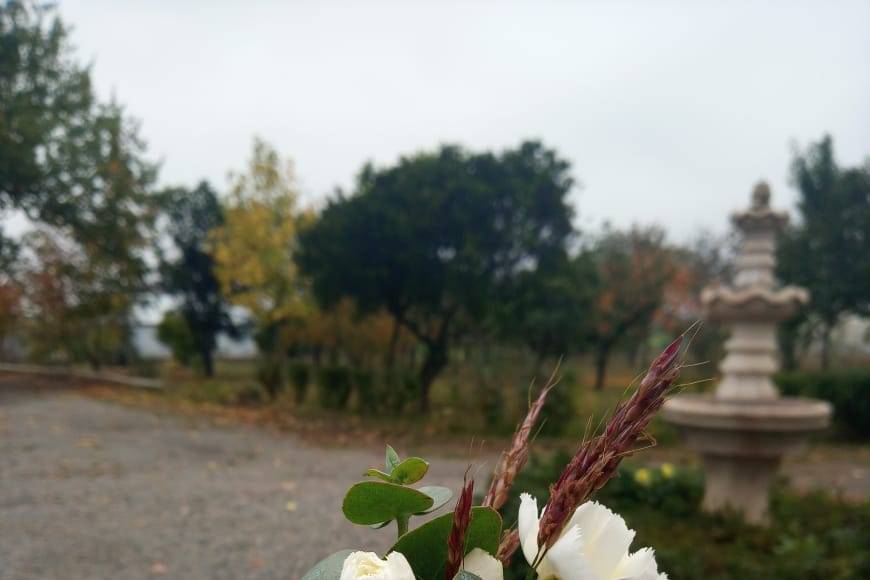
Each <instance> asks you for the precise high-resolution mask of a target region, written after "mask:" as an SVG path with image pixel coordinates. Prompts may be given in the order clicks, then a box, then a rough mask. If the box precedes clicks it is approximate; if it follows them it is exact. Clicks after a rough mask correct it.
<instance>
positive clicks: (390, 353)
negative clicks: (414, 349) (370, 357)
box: [384, 318, 402, 369]
mask: <svg viewBox="0 0 870 580" xmlns="http://www.w3.org/2000/svg"><path fill="white" fill-rule="evenodd" d="M401 331H402V327H401V326H399V321H398V319H396V318H393V332H392V334H391V335H390V345H389V347H388V348H387V356H386V358H385V360H384V366H386V367H387V369H392V368H393V364H394V363H395V362H396V347H397V346H398V344H399V334H400V333H401Z"/></svg>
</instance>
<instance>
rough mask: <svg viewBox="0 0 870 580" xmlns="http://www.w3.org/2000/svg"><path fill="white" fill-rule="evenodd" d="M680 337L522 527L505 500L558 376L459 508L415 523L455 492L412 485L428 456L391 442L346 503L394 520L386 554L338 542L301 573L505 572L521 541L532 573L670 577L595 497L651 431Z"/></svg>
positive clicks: (597, 579)
mask: <svg viewBox="0 0 870 580" xmlns="http://www.w3.org/2000/svg"><path fill="white" fill-rule="evenodd" d="M681 345H682V338H678V339H677V340H675V341H674V342H673V343H671V344H670V345H669V346H668V347H667V348H666V349H665V350H664V352H662V354H661V355H659V356H658V358H656V359H655V360H654V361H653V363H652V365H651V366H650V368H649V371H648V372H647V374H646V375H645V376H644V378H643V379H642V380H641V381H640V383H638V386H637V388H636V389H635V391H634V392H633V393H632V394H631V396H630V397H628V398H627V399H626V400H624V401H622V402H621V403H620V404H619V405H617V407H616V409H615V410H614V411H613V413H612V415H611V416H610V418H609V421H608V423H607V425H606V426H605V427H604V429H603V430H602V431H601V432H600V433H599V434H596V435H595V436H593V437H590V438H588V439H586V440H585V441H584V442H583V443H582V444H581V445H580V446H579V448H578V450H577V452H576V453H575V454H574V456H573V457H572V458H571V459H570V461H569V462H568V464H567V465H566V466H565V469H564V470H563V471H562V474H561V475H560V477H559V478H558V479H557V480H556V481H555V482H554V483H553V484H552V485H551V486H550V498H549V500H548V501H547V503H546V505H545V506H544V507H543V509H541V510H540V511H539V509H538V504H537V501H536V499H535V498H532V497H531V496H529V495H528V494H523V495H522V496H521V504H520V509H519V513H518V514H517V525H516V527H515V528H512V529H504V527H503V524H502V518H501V516H500V515H499V512H498V510H499V508H501V507H502V506H503V505H504V504H505V502H506V501H507V499H508V494H509V492H510V490H511V487H512V485H513V482H514V480H515V478H516V476H517V474H518V473H519V472H520V471H521V470H522V468H523V467H524V466H525V464H526V461H527V460H528V457H529V445H530V441H531V436H532V430H533V429H534V427H535V424H536V423H537V420H538V417H539V416H540V414H541V410H542V408H543V406H544V402H545V401H546V398H547V395H548V394H549V392H550V390H551V389H552V388H553V386H554V383H553V381H552V380H551V381H550V382H549V383H548V384H547V385H546V386H545V387H544V388H543V390H542V391H541V393H540V394H539V396H538V397H537V399H536V400H535V401H534V402H533V403H532V404H531V406H530V408H529V411H528V414H527V415H526V417H525V419H524V420H523V422H522V423H521V424H520V426H519V427H518V428H517V431H516V432H515V434H514V437H513V439H512V441H511V446H510V448H509V449H508V450H507V451H505V452H504V453H503V454H502V456H501V458H500V460H499V462H498V463H497V465H496V468H495V471H494V473H493V476H492V480H491V482H490V486H489V489H488V491H487V493H486V495H485V496H484V497H483V500H482V502H481V505H479V506H475V505H474V481H473V480H472V479H468V478H467V477H466V481H465V484H464V486H463V488H462V490H461V491H460V492H459V496H458V498H457V501H456V504H455V507H454V509H453V512H451V513H447V514H444V515H442V516H440V517H436V518H434V519H431V520H429V521H427V522H426V523H423V524H422V525H420V526H418V527H416V528H414V529H411V526H410V522H411V519H412V518H413V517H415V516H420V515H424V514H429V513H431V512H433V511H435V510H437V509H439V508H441V507H443V506H445V505H446V504H447V503H448V502H449V501H450V499H451V497H452V493H451V491H450V490H449V489H447V488H444V487H437V486H421V487H412V486H413V485H414V484H416V483H418V482H419V481H420V480H421V479H422V478H423V477H424V476H425V475H426V472H427V470H428V467H429V465H428V463H426V462H425V461H424V460H423V459H420V458H419V457H409V458H406V459H401V458H400V457H399V456H398V454H397V453H396V452H395V451H394V450H393V448H392V447H389V446H387V453H386V465H385V469H384V470H383V471H381V470H380V469H369V470H368V471H366V472H365V475H366V477H368V478H369V479H368V480H367V481H362V482H359V483H357V484H355V485H353V486H352V487H351V488H350V490H349V491H348V492H347V495H346V496H345V498H344V502H343V505H342V510H343V512H344V515H345V517H346V518H347V519H348V520H350V521H351V522H352V523H354V524H358V525H366V526H371V527H373V528H382V527H384V526H387V525H389V524H392V523H395V526H396V530H397V540H396V543H395V544H394V545H393V547H392V548H390V550H389V551H388V552H387V554H386V555H385V556H384V557H383V558H381V557H380V556H379V555H378V554H376V553H374V552H366V551H354V550H343V551H340V552H336V553H335V554H332V555H331V556H328V557H327V558H325V559H324V560H322V561H320V562H319V563H318V564H317V565H315V566H314V568H312V569H311V570H310V571H309V572H308V573H307V574H306V575H305V576H303V580H362V579H368V580H415V579H420V580H442V579H443V580H501V579H502V578H503V567H504V566H506V565H507V564H508V563H510V561H511V559H512V558H513V557H514V554H515V552H516V551H517V550H518V549H519V550H520V551H521V552H522V556H523V557H524V559H525V561H526V563H527V565H528V568H527V573H526V578H527V579H532V578H539V579H540V580H548V579H549V580H551V579H559V580H657V579H666V578H667V575H666V574H664V573H661V572H659V571H658V566H657V564H656V561H655V556H654V554H653V551H652V550H651V549H650V548H642V549H640V550H637V551H635V552H630V551H629V548H630V545H631V542H632V540H633V539H634V531H632V530H630V529H629V528H628V527H627V526H626V523H625V521H624V520H623V519H622V517H620V516H619V515H617V514H615V513H613V512H611V511H610V510H609V509H607V508H606V507H604V506H603V505H601V504H599V503H597V502H595V501H591V500H590V498H591V496H592V495H593V494H594V493H595V492H596V491H598V490H599V489H600V488H601V487H602V486H603V485H604V484H605V483H606V482H607V481H608V480H609V479H611V478H613V477H614V476H615V475H616V469H617V466H618V465H619V463H620V461H622V459H623V458H624V457H626V456H627V455H630V454H631V453H633V452H634V451H636V450H637V449H638V444H639V442H641V441H642V440H644V439H645V434H644V430H645V429H646V427H647V425H649V422H650V421H651V420H652V417H653V415H655V413H656V412H657V411H658V410H659V409H660V408H661V406H662V404H663V403H664V401H665V398H666V397H667V396H668V394H669V393H670V392H671V390H672V388H673V384H674V381H675V379H676V378H677V376H678V374H679V370H680V366H681V363H680V352H681Z"/></svg>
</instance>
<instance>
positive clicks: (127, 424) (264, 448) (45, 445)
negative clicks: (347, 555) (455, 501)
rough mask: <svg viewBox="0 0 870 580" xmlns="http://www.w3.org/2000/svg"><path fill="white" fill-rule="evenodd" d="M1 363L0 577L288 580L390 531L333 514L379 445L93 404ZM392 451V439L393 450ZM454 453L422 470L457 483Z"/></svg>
mask: <svg viewBox="0 0 870 580" xmlns="http://www.w3.org/2000/svg"><path fill="white" fill-rule="evenodd" d="M23 382H24V379H22V378H20V377H9V376H6V377H3V376H0V579H2V580H25V579H26V580H41V579H46V580H47V579H52V580H54V579H58V580H59V579H63V580H101V579H106V580H108V579H112V580H127V579H130V580H132V579H144V578H149V579H150V578H178V579H184V580H196V579H209V580H219V579H224V578H226V579H243V578H251V579H263V580H265V579H297V578H299V577H300V576H301V575H302V573H304V571H305V570H307V569H308V568H309V567H310V566H311V565H312V564H313V563H314V562H316V561H317V560H319V559H320V557H323V556H325V555H327V554H329V553H330V552H332V551H334V550H338V549H342V548H348V547H356V548H360V547H366V548H370V549H373V550H382V549H384V548H385V547H387V546H388V544H389V542H390V540H391V538H392V534H393V533H394V531H393V530H392V528H387V529H385V530H381V531H372V530H369V529H366V528H360V527H357V526H353V525H351V524H350V523H348V522H346V521H344V519H343V517H342V515H341V511H340V504H341V498H342V496H343V494H344V491H345V490H346V488H347V487H348V485H349V484H351V483H352V482H354V481H355V480H357V479H359V475H360V473H361V471H362V470H363V469H364V468H366V467H369V466H380V464H381V463H382V461H383V459H382V458H383V452H382V450H381V449H380V448H377V449H375V448H372V449H363V450H361V449H353V450H347V449H330V450H328V451H324V450H319V449H317V448H314V447H311V446H309V445H307V444H305V443H302V442H300V441H299V440H298V439H296V438H294V437H293V436H292V435H287V434H275V433H270V432H268V431H266V430H261V429H256V428H251V427H227V428H224V427H220V428H218V427H214V426H211V425H210V424H209V423H207V422H205V421H197V420H193V419H189V418H183V417H178V416H174V415H173V416H170V415H161V414H154V413H149V412H146V411H140V410H135V409H129V408H126V407H122V406H119V405H113V404H109V403H102V402H99V401H94V400H91V399H87V398H84V397H80V396H77V395H75V394H74V393H71V392H69V391H65V390H62V389H57V388H48V387H41V388H34V387H32V386H31V383H32V381H31V380H28V381H27V382H28V387H30V388H27V389H25V388H24V384H23ZM401 451H402V450H400V452H401ZM466 466H467V463H466V462H465V461H460V460H455V459H453V460H451V459H439V460H437V461H435V462H433V466H432V471H431V472H430V474H429V475H428V476H427V479H426V481H427V482H429V483H431V484H440V485H446V486H449V487H451V488H452V489H458V488H459V486H460V484H461V481H462V474H463V473H464V471H465V468H466Z"/></svg>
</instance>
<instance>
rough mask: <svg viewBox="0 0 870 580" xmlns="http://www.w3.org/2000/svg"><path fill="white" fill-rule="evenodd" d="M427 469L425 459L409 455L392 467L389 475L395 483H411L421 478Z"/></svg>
mask: <svg viewBox="0 0 870 580" xmlns="http://www.w3.org/2000/svg"><path fill="white" fill-rule="evenodd" d="M427 471H429V464H428V463H426V461H424V460H423V459H420V458H419V457H409V458H408V459H405V460H404V461H402V462H401V463H399V464H398V465H397V466H395V467H394V468H393V470H392V471H391V472H390V477H392V478H393V481H395V482H396V483H401V484H402V485H411V484H412V483H417V482H418V481H420V480H421V479H423V477H424V476H425V475H426V472H427Z"/></svg>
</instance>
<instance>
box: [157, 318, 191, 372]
mask: <svg viewBox="0 0 870 580" xmlns="http://www.w3.org/2000/svg"><path fill="white" fill-rule="evenodd" d="M157 340H159V341H160V342H161V343H163V345H165V346H166V347H167V348H169V350H170V351H172V358H174V359H175V360H176V361H178V363H179V364H181V365H183V366H189V365H190V364H192V362H193V359H194V358H195V357H196V342H195V341H194V338H193V333H192V332H191V331H190V326H188V324H187V321H186V320H185V319H184V317H183V316H182V315H181V314H179V313H177V312H172V311H169V312H167V313H166V314H164V315H163V320H161V321H160V324H158V325H157Z"/></svg>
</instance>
